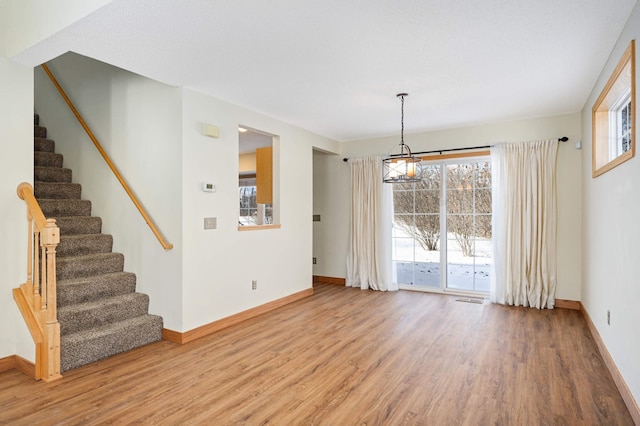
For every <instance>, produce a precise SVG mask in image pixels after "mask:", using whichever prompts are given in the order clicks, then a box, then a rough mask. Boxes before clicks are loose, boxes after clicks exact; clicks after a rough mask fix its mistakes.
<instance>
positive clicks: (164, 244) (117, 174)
mask: <svg viewBox="0 0 640 426" xmlns="http://www.w3.org/2000/svg"><path fill="white" fill-rule="evenodd" d="M41 66H42V69H43V70H44V72H46V73H47V75H48V76H49V79H50V80H51V82H52V83H53V85H54V86H55V87H56V89H58V92H59V93H60V95H61V96H62V98H63V99H64V101H65V102H66V103H67V105H68V106H69V109H71V112H73V115H75V116H76V118H77V119H78V121H79V122H80V125H81V126H82V128H83V129H84V131H85V132H87V135H88V136H89V139H91V141H92V142H93V144H94V145H95V146H96V148H97V149H98V152H100V155H102V158H104V161H105V162H106V163H107V165H108V166H109V168H110V169H111V171H112V172H113V174H114V175H115V177H116V179H118V182H120V185H122V187H123V188H124V190H125V191H126V193H127V194H128V195H129V198H131V201H132V202H133V204H134V205H135V206H136V208H137V209H138V211H139V212H140V214H141V215H142V217H143V218H144V221H145V222H146V223H147V225H149V227H150V228H151V231H152V232H153V235H155V236H156V238H157V239H158V241H159V242H160V244H161V245H162V247H163V248H164V249H165V250H171V249H172V248H173V244H170V243H168V242H167V241H166V240H165V238H164V236H163V235H162V233H160V230H159V229H158V227H157V226H156V224H155V223H154V222H153V220H152V219H151V217H150V216H149V214H148V213H147V211H146V210H145V208H144V207H143V206H142V204H141V203H140V201H139V200H138V198H137V197H136V196H135V194H134V193H133V191H132V190H131V188H130V187H129V185H128V184H127V182H126V181H125V180H124V178H123V177H122V175H121V174H120V172H119V171H118V169H117V168H116V166H115V164H113V162H112V161H111V159H110V158H109V156H108V155H107V153H106V152H105V150H104V149H103V148H102V145H101V144H100V142H98V139H96V137H95V136H94V134H93V132H92V131H91V129H90V128H89V126H88V125H87V123H86V122H85V121H84V119H83V118H82V116H81V115H80V113H79V112H78V110H77V109H76V107H75V106H74V105H73V102H71V99H69V97H68V96H67V94H66V93H65V91H64V89H62V86H60V84H59V83H58V80H56V78H55V77H54V75H53V73H52V72H51V70H50V69H49V67H48V66H47V64H42V65H41Z"/></svg>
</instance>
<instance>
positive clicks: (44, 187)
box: [33, 181, 82, 200]
mask: <svg viewBox="0 0 640 426" xmlns="http://www.w3.org/2000/svg"><path fill="white" fill-rule="evenodd" d="M81 192H82V186H80V184H77V183H69V182H38V181H36V182H34V183H33V194H34V195H35V197H36V199H38V200H40V199H49V200H53V199H55V200H79V199H80V193H81Z"/></svg>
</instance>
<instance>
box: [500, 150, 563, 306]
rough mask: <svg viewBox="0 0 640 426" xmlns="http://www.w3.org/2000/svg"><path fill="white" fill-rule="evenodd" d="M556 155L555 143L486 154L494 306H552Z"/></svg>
mask: <svg viewBox="0 0 640 426" xmlns="http://www.w3.org/2000/svg"><path fill="white" fill-rule="evenodd" d="M557 151H558V141H557V140H546V141H534V142H525V143H516V144H503V145H497V146H495V147H493V148H492V149H491V166H492V173H493V255H494V268H495V270H494V274H492V282H491V294H490V297H491V301H492V302H494V303H501V304H508V305H516V306H519V305H522V306H531V307H535V308H539V309H540V308H549V309H553V307H554V305H555V292H556V269H557V266H556V229H557V206H556V156H557Z"/></svg>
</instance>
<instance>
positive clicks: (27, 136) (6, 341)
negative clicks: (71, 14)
mask: <svg viewBox="0 0 640 426" xmlns="http://www.w3.org/2000/svg"><path fill="white" fill-rule="evenodd" d="M0 141H2V155H0V170H2V179H0V235H2V248H1V249H0V358H3V357H6V356H9V355H14V354H19V355H21V356H22V357H24V358H27V359H31V360H33V359H34V356H35V352H34V348H35V346H34V345H33V341H32V340H31V337H30V335H29V332H28V331H27V328H26V326H25V325H24V321H23V320H22V317H21V316H20V313H19V311H18V308H17V307H16V304H15V302H14V300H13V297H12V293H11V289H12V288H16V287H18V286H19V285H20V284H22V283H24V282H25V280H26V278H27V275H26V270H27V240H28V236H27V220H26V206H25V203H24V201H22V200H20V199H19V198H18V196H17V194H16V188H17V186H18V184H19V183H21V182H30V183H32V181H33V70H32V69H31V68H30V67H25V66H24V65H19V64H16V63H14V62H11V61H9V60H8V59H6V58H3V57H0Z"/></svg>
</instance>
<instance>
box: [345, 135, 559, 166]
mask: <svg viewBox="0 0 640 426" xmlns="http://www.w3.org/2000/svg"><path fill="white" fill-rule="evenodd" d="M568 140H569V138H568V137H566V136H563V137H561V138H558V142H566V141H568ZM494 146H495V145H483V146H469V147H466V148H448V149H435V150H433V151H420V152H413V153H412V154H413V155H421V154H442V153H443V152H453V151H468V150H471V149H487V148H493V147H494ZM389 157H400V154H391V155H389ZM342 161H349V159H348V158H346V157H345V158H343V159H342Z"/></svg>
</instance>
